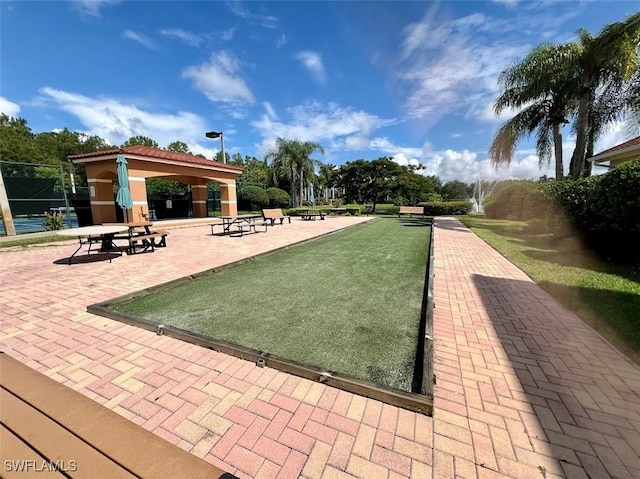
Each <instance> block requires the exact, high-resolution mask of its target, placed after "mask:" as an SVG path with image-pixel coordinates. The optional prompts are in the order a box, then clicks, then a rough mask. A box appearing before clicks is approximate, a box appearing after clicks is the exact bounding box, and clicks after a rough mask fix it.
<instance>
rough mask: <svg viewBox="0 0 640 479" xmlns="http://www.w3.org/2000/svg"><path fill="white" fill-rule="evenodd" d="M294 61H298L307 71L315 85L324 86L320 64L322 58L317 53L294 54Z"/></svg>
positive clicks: (321, 65)
mask: <svg viewBox="0 0 640 479" xmlns="http://www.w3.org/2000/svg"><path fill="white" fill-rule="evenodd" d="M296 59H297V60H300V61H301V62H302V64H303V65H304V66H305V67H306V68H307V69H308V70H309V72H310V73H311V76H312V77H313V79H314V80H315V81H316V83H318V84H320V85H324V84H325V83H326V77H325V73H324V65H323V64H322V57H321V56H320V54H319V53H316V52H311V51H304V52H299V53H297V54H296Z"/></svg>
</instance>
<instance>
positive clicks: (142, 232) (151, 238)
mask: <svg viewBox="0 0 640 479" xmlns="http://www.w3.org/2000/svg"><path fill="white" fill-rule="evenodd" d="M116 225H118V226H124V227H126V228H127V229H128V231H127V235H125V236H115V237H114V239H116V240H127V241H128V242H129V248H128V249H129V252H130V253H131V254H134V253H135V252H136V246H137V243H138V242H140V243H141V246H142V247H143V251H147V250H148V249H149V248H151V251H155V248H162V247H165V246H167V240H166V238H167V234H168V233H167V232H166V231H162V230H152V229H151V227H152V226H153V223H152V222H151V221H130V222H128V223H103V226H116Z"/></svg>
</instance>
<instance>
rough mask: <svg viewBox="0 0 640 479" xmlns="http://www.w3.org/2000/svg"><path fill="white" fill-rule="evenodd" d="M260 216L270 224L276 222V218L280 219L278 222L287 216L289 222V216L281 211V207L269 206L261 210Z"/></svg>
mask: <svg viewBox="0 0 640 479" xmlns="http://www.w3.org/2000/svg"><path fill="white" fill-rule="evenodd" d="M262 217H263V218H264V221H268V222H269V225H270V226H273V225H275V224H276V220H280V224H282V223H283V222H284V219H285V218H287V219H288V220H289V223H291V217H290V216H288V215H285V214H284V212H283V211H282V208H270V209H264V210H262Z"/></svg>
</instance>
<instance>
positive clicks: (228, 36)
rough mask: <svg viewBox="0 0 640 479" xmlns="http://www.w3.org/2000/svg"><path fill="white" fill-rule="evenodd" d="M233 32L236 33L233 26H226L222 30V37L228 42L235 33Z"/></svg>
mask: <svg viewBox="0 0 640 479" xmlns="http://www.w3.org/2000/svg"><path fill="white" fill-rule="evenodd" d="M235 33H236V29H235V27H231V28H228V29H227V30H225V31H224V32H222V39H223V40H224V41H225V42H230V41H231V40H233V36H234V35H235Z"/></svg>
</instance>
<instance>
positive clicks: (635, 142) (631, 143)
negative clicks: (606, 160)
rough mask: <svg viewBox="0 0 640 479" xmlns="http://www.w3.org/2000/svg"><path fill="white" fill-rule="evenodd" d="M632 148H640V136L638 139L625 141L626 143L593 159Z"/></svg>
mask: <svg viewBox="0 0 640 479" xmlns="http://www.w3.org/2000/svg"><path fill="white" fill-rule="evenodd" d="M632 146H640V136H637V137H636V138H632V139H630V140H629V141H625V142H624V143H620V144H619V145H616V146H614V147H611V148H609V149H608V150H604V151H601V152H600V153H598V154H597V155H593V158H596V157H598V156H601V155H606V154H607V153H613V152H614V151H619V150H624V149H626V148H630V147H632Z"/></svg>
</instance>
